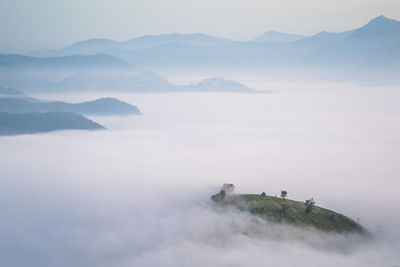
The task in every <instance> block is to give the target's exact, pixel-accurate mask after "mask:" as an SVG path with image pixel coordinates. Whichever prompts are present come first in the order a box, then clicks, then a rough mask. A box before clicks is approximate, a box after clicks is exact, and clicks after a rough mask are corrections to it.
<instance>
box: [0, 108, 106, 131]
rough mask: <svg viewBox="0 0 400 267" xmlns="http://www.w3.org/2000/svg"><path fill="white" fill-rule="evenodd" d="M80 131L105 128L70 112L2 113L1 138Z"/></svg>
mask: <svg viewBox="0 0 400 267" xmlns="http://www.w3.org/2000/svg"><path fill="white" fill-rule="evenodd" d="M78 129H79V130H99V129H104V127H103V126H101V125H100V124H98V123H96V122H94V121H91V120H89V119H87V118H85V117H83V116H81V115H79V114H74V113H69V112H46V113H21V114H17V113H7V112H0V136H2V135H18V134H33V133H42V132H49V131H56V130H78Z"/></svg>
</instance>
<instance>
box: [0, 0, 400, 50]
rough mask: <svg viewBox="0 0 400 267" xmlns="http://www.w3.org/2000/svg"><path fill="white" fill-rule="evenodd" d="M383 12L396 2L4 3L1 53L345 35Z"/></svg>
mask: <svg viewBox="0 0 400 267" xmlns="http://www.w3.org/2000/svg"><path fill="white" fill-rule="evenodd" d="M381 14H384V15H385V16H387V17H390V18H394V19H400V1H399V0H347V1H337V0H325V1H320V0H307V1H305V0H280V1H271V0H168V1H167V0H113V1H111V0H85V1H82V0H37V1H32V0H1V1H0V34H1V42H0V49H2V50H3V51H5V50H8V51H17V50H20V49H33V48H39V47H52V46H63V45H66V44H70V43H73V42H75V41H79V40H84V39H89V38H110V39H114V40H117V41H123V40H128V39H131V38H133V37H137V36H140V35H144V34H160V33H172V32H180V33H195V32H200V33H207V34H212V35H218V36H222V37H228V38H232V39H237V40H246V39H250V38H253V37H255V36H257V35H260V34H262V33H263V32H265V31H268V30H277V31H284V32H290V33H298V34H314V33H316V32H319V31H322V30H327V31H342V30H346V29H351V28H355V27H358V26H361V25H363V24H364V23H366V22H367V21H368V20H370V19H371V18H373V17H375V16H378V15H381Z"/></svg>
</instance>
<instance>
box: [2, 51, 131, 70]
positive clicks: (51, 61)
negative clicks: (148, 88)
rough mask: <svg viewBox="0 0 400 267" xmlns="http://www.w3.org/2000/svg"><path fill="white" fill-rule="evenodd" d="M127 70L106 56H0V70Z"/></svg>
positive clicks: (122, 61)
mask: <svg viewBox="0 0 400 267" xmlns="http://www.w3.org/2000/svg"><path fill="white" fill-rule="evenodd" d="M2 67H3V68H5V70H7V69H9V68H19V69H21V68H22V69H27V70H30V69H49V70H52V71H54V70H57V69H58V70H64V69H117V70H122V69H129V68H132V66H131V65H130V64H129V63H127V62H126V61H124V60H122V59H120V58H118V57H116V56H113V55H108V54H96V55H67V56H59V57H45V58H42V57H32V56H24V55H16V54H0V69H1V68H2Z"/></svg>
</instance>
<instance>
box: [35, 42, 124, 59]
mask: <svg viewBox="0 0 400 267" xmlns="http://www.w3.org/2000/svg"><path fill="white" fill-rule="evenodd" d="M116 47H118V42H115V41H113V40H109V39H89V40H85V41H80V42H77V43H74V44H72V45H70V46H66V47H64V48H61V49H53V50H51V49H41V50H35V51H32V52H30V53H29V55H30V56H38V57H60V56H68V55H79V54H96V53H101V52H102V51H104V50H106V49H111V48H116Z"/></svg>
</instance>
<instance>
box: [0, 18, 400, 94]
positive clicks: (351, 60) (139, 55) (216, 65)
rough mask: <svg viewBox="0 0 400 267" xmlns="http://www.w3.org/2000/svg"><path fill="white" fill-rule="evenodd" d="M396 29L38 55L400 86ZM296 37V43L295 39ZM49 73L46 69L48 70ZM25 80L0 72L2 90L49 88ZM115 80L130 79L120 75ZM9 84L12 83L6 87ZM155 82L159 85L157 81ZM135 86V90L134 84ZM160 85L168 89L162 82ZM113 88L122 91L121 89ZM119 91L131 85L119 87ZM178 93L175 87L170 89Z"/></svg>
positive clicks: (178, 40)
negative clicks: (96, 57)
mask: <svg viewBox="0 0 400 267" xmlns="http://www.w3.org/2000/svg"><path fill="white" fill-rule="evenodd" d="M399 25H400V22H399V21H397V20H394V19H388V18H386V17H384V16H379V17H376V18H374V19H372V20H371V21H369V22H368V23H366V24H365V25H364V26H362V27H359V28H356V29H352V30H348V31H344V32H337V33H335V32H320V33H317V34H315V35H313V36H309V37H304V38H303V37H300V36H293V35H290V34H289V35H288V34H285V33H276V32H267V33H266V34H265V35H264V36H261V37H260V38H256V39H253V40H250V41H247V42H236V41H232V40H228V39H224V38H218V37H213V36H208V35H202V34H194V35H190V34H189V35H187V34H167V35H155V36H152V35H149V36H142V37H139V38H134V39H132V40H130V41H126V42H121V43H116V42H114V41H112V40H107V39H96V40H88V41H83V42H78V43H76V44H74V45H72V46H69V47H66V48H63V49H61V50H51V51H48V52H49V53H50V54H46V53H44V54H43V53H42V54H41V56H49V55H52V56H54V53H55V54H57V53H61V54H65V53H66V52H68V51H73V53H78V52H82V53H84V54H85V53H87V54H92V55H93V56H94V55H96V54H99V53H104V54H107V55H112V56H114V58H115V59H116V60H120V61H123V62H125V63H126V64H129V65H130V66H136V67H137V68H138V70H148V69H150V70H153V71H156V72H161V71H165V70H171V69H173V70H176V71H181V70H182V71H185V72H200V73H201V72H202V71H208V70H210V69H216V70H228V71H230V70H234V71H240V73H244V72H245V71H247V72H248V74H251V75H253V74H254V73H257V75H263V76H265V75H268V77H269V78H275V77H283V78H284V79H290V80H292V79H296V80H297V79H300V80H301V79H305V77H309V79H318V80H319V79H322V80H334V81H342V82H352V81H362V82H365V81H370V80H371V81H373V82H378V83H395V84H396V83H400V75H398V73H399V72H400V49H399V47H400V26H399ZM288 38H289V39H288ZM293 38H294V39H293ZM296 38H299V39H298V40H295V39H296ZM76 49H78V50H79V49H80V50H79V51H78V50H76ZM52 53H53V54H52ZM4 59H5V58H4V55H0V69H1V70H3V73H4V72H5V71H9V70H10V69H15V71H16V72H18V71H19V73H20V72H21V71H20V69H24V68H29V66H32V65H34V69H35V70H37V69H39V68H41V64H38V63H35V64H32V63H31V62H30V61H26V62H17V61H15V60H9V59H7V58H6V59H7V60H4ZM32 60H33V59H32ZM42 60H44V58H42V59H40V58H35V60H34V61H35V62H39V61H42ZM52 60H56V61H61V62H62V61H63V60H62V59H61V58H56V59H54V58H52ZM62 64H65V63H62ZM44 65H46V64H44ZM50 65H51V66H52V67H54V69H57V68H59V67H58V66H57V64H55V65H54V64H53V65H52V64H50ZM76 65H79V64H76ZM94 65H100V66H101V67H107V68H108V69H113V70H126V68H125V69H124V68H123V67H121V68H118V67H115V68H110V66H111V65H112V64H108V63H104V64H100V63H99V64H94ZM119 65H121V64H119ZM96 68H97V67H96ZM131 68H132V67H131ZM48 69H51V68H50V67H48ZM93 69H95V68H94V67H93V68H92V67H86V68H85V67H83V68H82V67H80V68H76V69H75V70H74V71H73V72H71V73H75V72H77V71H79V70H85V71H86V70H90V71H92V70H93ZM115 72H117V71H115ZM124 74H126V73H124ZM30 78H31V77H25V76H24V77H20V76H16V77H15V78H14V77H12V75H10V74H8V73H7V74H6V76H5V77H4V75H3V77H2V72H0V84H3V85H7V86H9V85H11V86H14V84H17V85H18V83H22V82H21V81H23V85H24V86H25V85H27V86H31V85H32V86H33V87H39V85H44V86H42V87H46V88H49V87H50V86H54V83H51V82H48V81H45V80H37V79H36V80H32V79H30ZM120 78H121V79H125V80H129V79H128V78H126V77H122V76H121V77H120ZM11 79H14V80H13V81H12V82H10V80H11ZM306 79H307V78H306ZM108 80H109V79H108ZM75 82H76V81H75ZM159 82H160V84H161V83H163V82H162V80H160V79H159ZM46 83H47V84H46ZM134 84H135V85H138V83H136V82H135V83H134ZM93 85H95V86H96V88H99V86H100V85H99V83H97V84H93ZM164 86H165V88H169V85H168V84H167V83H165V82H164ZM118 87H121V84H119V85H118ZM124 87H125V88H127V87H129V88H132V87H134V86H132V85H129V86H125V85H124ZM138 88H139V87H138ZM177 89H178V88H177V87H174V90H177ZM142 90H143V89H142Z"/></svg>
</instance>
